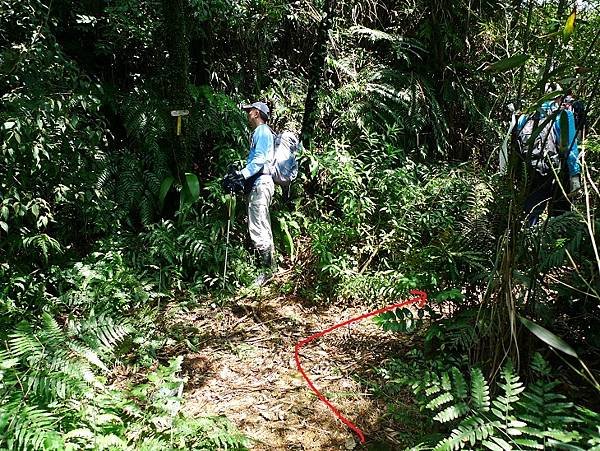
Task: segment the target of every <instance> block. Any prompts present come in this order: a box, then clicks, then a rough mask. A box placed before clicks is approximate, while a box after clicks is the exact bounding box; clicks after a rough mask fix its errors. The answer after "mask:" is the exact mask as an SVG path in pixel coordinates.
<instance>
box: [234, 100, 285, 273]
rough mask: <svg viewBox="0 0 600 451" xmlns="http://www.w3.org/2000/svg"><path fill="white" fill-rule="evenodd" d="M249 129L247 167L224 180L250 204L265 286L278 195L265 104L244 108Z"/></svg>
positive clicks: (253, 236) (252, 235)
mask: <svg viewBox="0 0 600 451" xmlns="http://www.w3.org/2000/svg"><path fill="white" fill-rule="evenodd" d="M242 109H243V110H244V111H246V112H247V114H248V125H249V127H250V128H251V129H252V130H253V133H252V137H251V138H250V152H249V154H248V158H247V159H246V166H245V167H244V168H243V169H242V170H239V171H235V170H233V171H230V173H229V174H227V175H226V176H225V178H224V179H223V187H224V188H225V190H226V191H229V192H237V191H241V190H242V188H243V191H244V194H246V196H247V201H248V231H249V233H250V239H251V240H252V244H253V245H254V247H255V249H256V250H257V251H258V253H259V256H260V265H261V268H262V272H261V274H260V275H259V276H258V277H257V279H256V280H255V284H257V285H262V284H263V283H264V282H265V281H266V280H267V278H268V277H269V275H270V271H271V269H272V265H273V233H272V232H271V218H270V214H269V207H270V205H271V201H272V199H273V193H274V191H275V187H274V183H273V178H272V176H271V175H270V173H269V169H268V168H269V166H270V163H271V161H270V160H271V159H272V158H273V146H274V136H273V132H272V131H271V128H270V127H269V126H268V125H267V122H268V121H269V113H270V111H269V107H268V106H267V105H266V104H265V103H263V102H254V103H252V104H251V105H244V106H242Z"/></svg>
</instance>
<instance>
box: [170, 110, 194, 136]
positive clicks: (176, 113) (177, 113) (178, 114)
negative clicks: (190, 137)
mask: <svg viewBox="0 0 600 451" xmlns="http://www.w3.org/2000/svg"><path fill="white" fill-rule="evenodd" d="M188 114H190V112H189V110H173V111H171V116H174V117H176V118H177V136H179V135H181V116H187V115H188Z"/></svg>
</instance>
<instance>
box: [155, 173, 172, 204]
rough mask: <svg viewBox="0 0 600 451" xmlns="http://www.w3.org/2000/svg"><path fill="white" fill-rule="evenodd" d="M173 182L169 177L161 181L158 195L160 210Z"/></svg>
mask: <svg viewBox="0 0 600 451" xmlns="http://www.w3.org/2000/svg"><path fill="white" fill-rule="evenodd" d="M174 180H175V179H174V178H173V177H171V176H169V177H167V178H165V179H164V180H163V181H162V183H161V184H160V194H159V196H158V201H159V204H160V208H163V206H164V204H165V197H167V193H168V192H169V190H170V189H171V186H172V185H173V181H174Z"/></svg>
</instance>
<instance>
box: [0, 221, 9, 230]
mask: <svg viewBox="0 0 600 451" xmlns="http://www.w3.org/2000/svg"><path fill="white" fill-rule="evenodd" d="M0 227H1V228H2V230H4V231H5V232H6V233H8V224H7V223H6V222H4V221H0Z"/></svg>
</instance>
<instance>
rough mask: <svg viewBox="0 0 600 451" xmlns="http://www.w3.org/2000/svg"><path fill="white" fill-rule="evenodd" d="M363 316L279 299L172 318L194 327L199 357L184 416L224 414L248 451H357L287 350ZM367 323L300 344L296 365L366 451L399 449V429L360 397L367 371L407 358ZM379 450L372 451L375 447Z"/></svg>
mask: <svg viewBox="0 0 600 451" xmlns="http://www.w3.org/2000/svg"><path fill="white" fill-rule="evenodd" d="M367 311H368V309H367V308H355V307H340V306H335V305H332V306H314V305H309V304H307V303H303V302H302V301H301V300H300V299H298V298H293V297H280V298H273V299H270V300H268V301H263V302H262V303H261V304H258V303H257V302H256V301H255V302H254V303H251V302H250V301H249V300H245V301H242V302H241V303H238V304H237V305H235V306H231V307H225V308H220V307H216V308H211V307H206V308H202V309H197V310H194V311H193V312H187V313H185V314H183V313H182V314H180V316H179V317H176V318H175V322H176V323H179V326H181V327H187V328H189V327H190V326H191V327H193V328H195V329H196V330H197V331H198V333H200V334H201V337H200V345H199V349H200V351H199V352H197V353H188V354H186V355H185V357H184V362H183V368H184V371H185V374H186V376H187V377H188V383H187V384H186V393H185V406H184V411H186V412H187V413H188V414H192V415H226V416H227V417H228V418H229V419H230V420H231V421H232V422H233V423H234V424H235V425H236V426H237V427H238V429H239V430H241V431H242V432H243V433H244V434H246V435H247V436H248V437H250V439H251V440H252V441H253V446H252V447H251V449H253V450H346V449H361V448H362V447H361V446H360V445H358V441H357V439H356V438H355V435H354V434H353V433H352V432H351V431H350V430H349V429H348V428H347V427H346V426H344V425H343V424H342V423H341V422H340V421H339V420H338V419H337V418H336V417H335V416H334V415H333V413H332V412H331V411H330V410H329V409H327V407H326V406H325V405H324V404H323V403H322V402H320V401H319V400H318V399H317V398H316V396H315V395H314V394H313V393H312V392H311V391H310V389H309V388H308V387H307V385H306V383H305V382H304V380H303V379H302V377H301V376H300V374H299V373H298V371H297V370H296V364H295V361H294V346H295V344H296V342H297V341H298V340H300V339H302V338H305V337H308V336H309V335H311V334H313V333H315V332H318V331H321V330H323V329H325V328H327V327H329V326H331V325H333V324H336V323H339V322H342V321H344V320H347V319H350V318H353V317H355V316H358V315H360V314H363V313H366V312H367ZM409 346H410V345H409V343H407V342H406V341H405V342H402V339H401V338H400V337H399V336H398V335H393V334H389V333H386V332H383V331H382V330H381V329H380V328H379V327H377V326H376V325H375V324H374V323H373V321H372V320H371V319H366V320H363V321H361V322H359V323H355V324H352V325H350V326H348V327H344V328H341V329H338V330H336V331H334V332H332V333H331V334H328V335H326V336H325V337H322V338H319V339H318V340H316V341H314V342H312V343H310V344H308V345H306V346H305V347H304V348H303V349H302V351H301V355H300V356H301V361H302V365H303V367H304V369H305V371H306V372H307V374H308V375H309V377H310V378H311V379H312V380H313V382H314V383H315V385H316V386H317V388H318V389H319V390H320V391H321V392H322V393H323V394H324V395H325V396H326V397H328V399H329V400H330V401H331V402H332V403H333V404H334V405H335V406H336V407H337V408H338V409H339V410H340V411H341V412H342V413H343V414H344V415H345V416H346V417H347V418H348V419H349V420H350V421H352V422H354V423H355V424H356V425H357V426H358V427H359V428H361V429H362V430H363V432H364V433H365V435H366V437H367V444H369V443H371V447H370V448H369V449H382V450H385V449H389V450H391V449H402V448H403V446H400V442H399V439H398V427H400V426H399V425H395V424H393V422H392V420H391V419H389V418H386V416H385V413H386V406H385V403H384V402H383V401H381V400H380V399H376V398H374V397H373V396H372V395H371V394H370V393H369V392H368V390H367V389H366V387H365V382H367V381H375V380H376V379H377V378H376V376H375V374H374V372H373V371H372V368H373V367H374V366H377V365H380V364H382V362H383V361H384V359H387V358H389V357H390V356H391V355H394V354H395V355H398V354H400V353H403V352H406V351H407V350H408V349H409ZM375 442H377V443H378V445H377V446H376V447H373V443H375ZM362 449H365V448H362Z"/></svg>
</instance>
